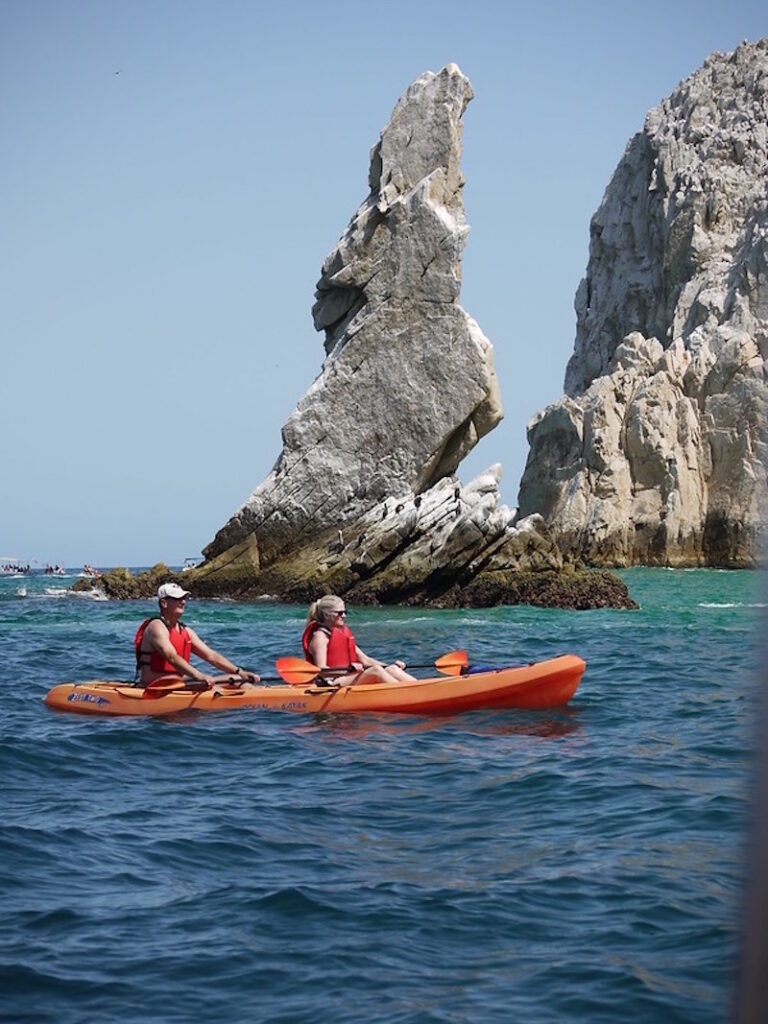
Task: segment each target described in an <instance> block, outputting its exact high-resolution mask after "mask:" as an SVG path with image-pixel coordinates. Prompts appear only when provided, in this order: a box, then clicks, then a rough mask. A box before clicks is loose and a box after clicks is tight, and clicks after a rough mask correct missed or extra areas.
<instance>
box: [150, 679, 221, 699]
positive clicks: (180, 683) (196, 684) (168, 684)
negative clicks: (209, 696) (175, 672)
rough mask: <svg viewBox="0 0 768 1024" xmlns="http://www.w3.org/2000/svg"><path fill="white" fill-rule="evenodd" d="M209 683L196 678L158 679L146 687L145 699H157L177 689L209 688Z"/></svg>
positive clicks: (198, 689) (194, 689)
mask: <svg viewBox="0 0 768 1024" xmlns="http://www.w3.org/2000/svg"><path fill="white" fill-rule="evenodd" d="M207 689H208V684H207V683H202V682H200V681H199V680H196V679H181V678H179V679H156V680H155V681H154V682H153V683H148V684H147V685H146V686H145V687H144V700H156V699H157V698H158V697H164V696H165V695H166V694H167V693H173V692H174V691H175V690H193V691H195V692H197V691H200V690H207Z"/></svg>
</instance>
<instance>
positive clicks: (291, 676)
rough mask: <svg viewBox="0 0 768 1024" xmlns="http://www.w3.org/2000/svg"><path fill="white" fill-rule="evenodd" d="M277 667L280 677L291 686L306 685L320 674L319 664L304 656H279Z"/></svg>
mask: <svg viewBox="0 0 768 1024" xmlns="http://www.w3.org/2000/svg"><path fill="white" fill-rule="evenodd" d="M275 668H276V669H277V671H278V674H279V676H280V678H281V679H283V680H285V682H286V683H288V684H289V685H291V686H304V685H305V684H306V683H311V682H312V680H313V679H314V678H315V677H316V676H317V675H319V674H320V669H319V668H318V667H317V665H313V664H312V662H311V661H304V659H303V658H278V659H277V661H276V662H275Z"/></svg>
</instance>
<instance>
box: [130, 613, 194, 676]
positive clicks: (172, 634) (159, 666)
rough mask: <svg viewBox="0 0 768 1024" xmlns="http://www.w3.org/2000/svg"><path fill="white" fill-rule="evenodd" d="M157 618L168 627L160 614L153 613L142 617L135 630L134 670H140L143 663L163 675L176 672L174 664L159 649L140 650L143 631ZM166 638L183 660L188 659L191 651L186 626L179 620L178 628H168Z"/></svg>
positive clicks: (190, 641) (190, 640)
mask: <svg viewBox="0 0 768 1024" xmlns="http://www.w3.org/2000/svg"><path fill="white" fill-rule="evenodd" d="M156 619H159V620H160V622H162V624H163V625H164V626H165V628H166V629H168V624H167V623H166V621H165V619H164V618H163V617H162V615H153V616H152V617H151V618H149V619H144V621H143V622H142V624H141V625H140V626H139V628H138V629H137V630H136V636H135V637H134V638H133V646H134V648H135V650H136V672H137V673H138V672H140V670H141V668H142V667H143V666H144V665H149V667H150V668H151V669H152V671H153V672H162V673H163V675H167V674H168V673H173V672H178V669H177V668H176V666H175V665H172V664H171V663H170V661H167V660H166V659H165V658H164V657H163V655H162V654H161V653H160V652H159V651H142V649H141V642H142V640H143V639H144V633H145V631H146V629H147V626H148V625H149V624H150V622H154V621H155V620H156ZM168 639H169V640H170V641H171V646H172V647H173V649H174V651H176V653H177V654H178V655H180V656H181V657H182V658H183V659H184V661H189V656H190V654H191V653H192V638H191V637H190V635H189V631H188V630H187V627H186V626H185V625H183V624H182V623H181V622H180V623H179V624H178V629H168Z"/></svg>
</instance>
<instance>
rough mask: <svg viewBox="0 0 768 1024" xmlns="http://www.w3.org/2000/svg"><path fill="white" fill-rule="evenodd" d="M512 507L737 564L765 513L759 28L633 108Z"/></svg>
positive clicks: (573, 538) (676, 555)
mask: <svg viewBox="0 0 768 1024" xmlns="http://www.w3.org/2000/svg"><path fill="white" fill-rule="evenodd" d="M575 305H576V314H577V333H576V343H575V348H574V353H573V356H572V357H571V360H570V362H569V364H568V368H567V372H566V378H565V391H566V396H565V397H564V398H562V399H561V400H560V401H558V402H556V403H554V405H552V406H549V407H548V408H547V409H545V410H544V411H543V412H541V413H539V414H538V416H536V417H535V418H534V419H533V420H532V421H531V423H530V424H529V427H528V439H529V444H530V453H529V457H528V461H527V464H526V469H525V473H524V475H523V479H522V481H521V485H520V497H519V514H520V515H529V514H531V513H533V512H538V513H541V514H542V515H543V517H544V519H545V521H546V522H547V524H548V526H549V527H550V529H551V530H552V532H553V534H554V536H555V538H556V539H557V541H558V544H559V546H560V548H561V550H562V551H563V553H564V554H565V555H566V556H570V557H572V558H577V557H579V558H583V559H585V560H587V561H588V562H590V563H592V564H597V565H627V564H633V563H645V564H668V565H706V564H708V565H723V566H749V565H753V564H755V562H756V561H757V560H758V558H759V556H760V553H761V548H762V544H763V541H764V538H765V529H766V521H767V514H768V488H767V486H766V465H767V463H766V455H767V454H768V416H767V412H768V408H767V405H768V388H767V386H766V384H767V382H768V370H767V367H766V359H767V358H768V40H761V41H759V42H757V43H754V44H748V43H743V44H742V45H741V46H739V47H738V49H737V50H736V51H735V52H733V53H731V54H714V55H712V56H711V57H710V58H708V59H707V61H706V62H705V63H704V65H703V67H702V68H701V69H699V70H698V71H696V72H695V73H694V74H693V75H691V76H690V77H689V78H687V79H686V80H685V81H684V82H682V83H681V84H680V85H679V86H678V87H677V88H676V89H675V91H674V92H673V93H672V95H671V96H670V97H669V98H668V99H666V100H664V101H663V102H662V103H661V104H660V105H659V106H658V107H656V108H655V109H654V110H652V111H651V112H650V113H649V114H648V117H647V118H646V122H645V127H644V129H643V131H642V132H640V133H638V134H637V135H636V136H634V138H632V139H631V140H630V142H629V144H628V146H627V148H626V151H625V153H624V156H623V158H622V160H621V162H620V163H619V165H618V168H617V169H616V172H615V173H614V175H613V178H612V180H611V182H610V184H609V186H608V188H607V190H606V192H605V195H604V197H603V200H602V202H601V204H600V207H599V209H598V211H597V213H596V214H595V215H594V217H593V219H592V223H591V235H590V256H589V264H588V268H587V274H586V278H585V279H584V280H583V281H582V283H581V285H580V286H579V289H578V292H577V295H576V303H575Z"/></svg>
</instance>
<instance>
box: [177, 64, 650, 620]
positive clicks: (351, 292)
mask: <svg viewBox="0 0 768 1024" xmlns="http://www.w3.org/2000/svg"><path fill="white" fill-rule="evenodd" d="M471 98H472V88H471V86H470V83H469V80H468V79H467V78H466V77H465V76H464V75H463V74H462V72H461V71H460V70H459V68H458V67H456V65H454V64H450V65H448V66H447V67H445V68H443V70H442V71H440V72H439V73H438V74H433V73H431V72H427V73H425V74H424V75H422V76H421V77H420V78H418V79H417V80H416V81H415V82H414V83H413V84H412V85H411V86H410V87H409V88H408V89H407V91H406V92H405V93H404V94H403V96H402V97H401V98H400V100H399V101H398V103H397V105H396V107H395V109H394V112H393V114H392V117H391V120H390V122H389V124H388V125H387V127H386V128H385V129H384V131H383V132H382V134H381V138H380V141H379V143H378V144H377V145H376V146H375V147H374V149H373V151H372V154H371V162H370V172H369V180H368V184H369V188H370V193H369V195H368V196H367V198H366V199H365V200H364V201H363V203H362V204H361V206H360V207H359V208H358V210H357V212H356V213H355V214H354V216H353V217H352V220H351V221H350V223H349V225H348V226H347V228H346V230H345V231H344V233H343V235H342V237H341V239H340V240H339V242H338V244H337V245H336V246H335V248H334V249H333V251H332V252H331V253H330V255H329V256H328V258H327V259H326V261H325V263H324V265H323V268H322V274H321V277H320V280H319V282H318V285H317V292H316V296H315V298H316V301H315V304H314V308H313V311H312V312H313V318H314V323H315V327H316V329H317V330H318V331H322V332H324V338H325V341H324V345H325V353H326V357H325V361H324V363H323V366H322V371H321V373H320V375H319V376H318V377H317V379H316V380H315V381H314V383H313V384H312V385H311V387H310V388H309V390H308V391H307V393H306V394H305V395H304V397H303V398H302V399H301V400H300V402H299V404H298V406H297V408H296V410H295V411H294V412H293V414H292V415H291V416H290V418H289V419H288V422H287V423H286V424H285V426H284V427H283V449H282V452H281V454H280V456H279V458H278V460H277V462H276V464H275V466H274V469H273V470H272V472H271V473H270V474H269V476H268V477H267V478H266V479H265V480H264V481H263V482H262V483H261V484H260V485H259V486H258V487H257V488H256V490H255V491H254V492H253V493H252V494H251V496H250V497H249V498H248V499H247V501H246V502H245V503H244V504H243V506H242V507H241V508H240V509H239V510H238V511H237V512H236V513H235V514H234V515H233V516H232V518H231V519H230V520H229V521H228V522H227V523H226V524H225V525H224V527H222V529H221V530H220V531H219V532H218V533H217V534H216V537H215V538H214V540H213V541H212V542H211V543H210V544H209V545H208V547H207V548H206V549H205V551H204V554H205V559H206V560H205V562H204V564H203V565H202V566H201V567H199V568H197V569H195V570H192V572H191V573H190V574H188V575H187V576H186V577H185V579H186V580H188V581H189V583H190V584H194V585H195V590H196V592H197V593H200V594H204V593H220V592H222V591H225V592H227V593H229V594H231V595H233V596H241V597H254V596H256V595H258V594H272V595H275V596H277V597H280V598H282V599H287V600H302V601H304V600H308V599H310V598H314V597H316V596H317V594H318V593H321V592H322V591H324V590H334V591H336V592H338V593H343V594H345V595H346V597H347V599H348V600H350V601H359V602H400V603H431V604H461V603H472V601H470V599H469V598H468V597H467V598H464V597H462V591H463V588H465V587H466V586H467V585H468V584H469V583H470V581H474V580H476V578H477V577H478V575H479V574H482V573H484V572H489V573H493V574H494V575H493V580H492V585H491V584H490V583H489V585H488V586H487V587H485V588H482V587H481V588H479V589H477V588H476V589H475V590H474V591H473V593H475V594H476V595H478V596H477V602H478V603H485V604H499V603H503V601H504V595H505V592H506V593H508V594H509V595H510V597H511V598H513V599H515V597H516V596H517V599H519V595H520V593H521V592H522V591H521V588H520V587H518V588H517V590H515V588H511V587H509V586H507V587H506V591H505V583H504V581H505V579H506V578H507V576H508V574H510V573H513V572H518V571H525V572H529V573H536V572H543V571H547V572H549V573H550V578H549V580H548V587H549V588H550V589H549V590H548V592H549V593H551V594H554V591H552V590H551V574H552V573H553V572H555V571H557V570H559V569H560V568H561V567H562V557H561V555H560V552H559V550H558V549H557V546H556V545H555V544H553V542H552V539H551V537H550V535H549V533H548V531H547V529H546V527H545V525H544V522H543V520H542V519H541V517H540V516H532V517H529V518H528V519H525V520H523V521H521V522H518V523H516V524H515V525H514V526H513V520H514V516H515V513H514V511H512V510H510V509H509V508H507V506H506V505H502V504H500V502H499V486H498V485H499V478H500V475H501V468H500V466H494V467H491V469H489V470H488V471H487V472H486V473H484V474H482V475H481V476H480V477H478V478H477V479H476V480H474V481H472V482H471V483H469V484H468V485H463V484H462V483H461V482H460V481H459V480H458V479H457V477H456V475H455V473H456V470H457V469H458V467H459V464H460V462H461V460H462V459H463V458H464V456H465V455H466V454H467V453H468V452H469V451H470V450H471V449H472V448H473V447H474V446H475V444H476V443H477V441H478V440H479V439H480V438H481V437H482V436H483V435H484V434H487V433H488V432H489V431H490V430H492V429H493V427H494V426H495V425H496V424H497V423H498V422H499V421H500V419H501V417H502V405H501V397H500V392H499V385H498V381H497V378H496V372H495V369H494V361H493V349H492V346H491V343H490V342H489V341H488V339H487V338H486V337H485V336H484V334H483V332H482V331H481V329H480V327H479V326H478V324H477V323H476V322H475V321H474V320H473V319H472V317H471V316H469V315H468V314H467V313H466V312H465V311H464V310H463V309H462V308H461V306H460V305H459V303H458V298H459V292H460V284H461V254H462V251H463V248H464V244H465V241H466V237H467V233H468V226H467V221H466V216H465V212H464V204H463V200H462V186H463V183H464V180H463V177H462V174H461V170H460V167H459V161H460V156H461V131H462V126H461V118H462V115H463V113H464V110H465V108H466V105H467V103H468V102H469V101H470V100H471ZM505 574H507V575H505ZM595 580H596V582H594V583H593V584H592V586H593V589H594V590H595V592H597V591H599V590H600V585H599V580H597V577H595ZM571 582H572V581H571ZM614 582H616V581H614ZM622 586H623V585H621V584H620V585H619V589H621V587H622ZM536 590H537V588H536V585H535V581H532V582H531V583H530V586H529V588H528V589H527V591H526V593H528V594H529V595H530V594H534V593H536ZM588 592H589V586H586V587H585V588H583V589H582V590H581V591H580V594H579V596H578V601H579V602H583V601H584V600H585V598H584V595H585V594H587V593H588ZM614 592H615V591H612V593H614ZM467 593H469V591H467ZM575 593H576V591H575V590H574V589H573V588H571V589H570V590H569V591H568V595H571V594H575ZM567 600H568V601H571V598H570V596H568V598H567ZM553 603H556V602H555V601H554V599H553ZM595 603H598V604H600V603H604V602H603V600H602V599H600V598H599V597H596V598H595ZM619 603H622V604H626V605H631V604H632V602H631V600H630V599H629V598H628V596H627V595H626V588H624V596H623V597H622V598H621V600H620V601H619ZM574 606H581V604H578V603H577V604H575V605H574Z"/></svg>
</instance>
